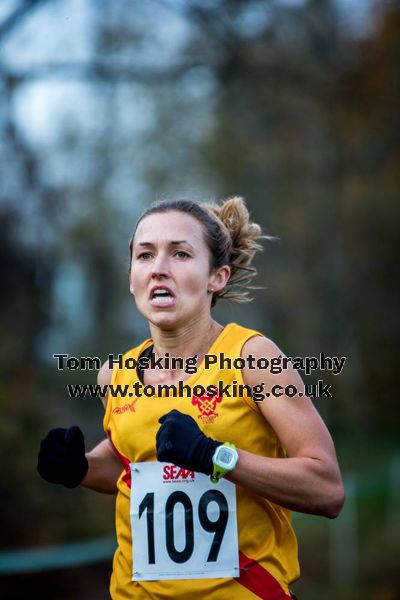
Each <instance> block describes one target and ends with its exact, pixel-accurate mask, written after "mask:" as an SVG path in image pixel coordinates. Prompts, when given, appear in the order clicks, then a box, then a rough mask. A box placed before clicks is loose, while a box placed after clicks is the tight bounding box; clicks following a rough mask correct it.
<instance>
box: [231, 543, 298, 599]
mask: <svg viewBox="0 0 400 600" xmlns="http://www.w3.org/2000/svg"><path fill="white" fill-rule="evenodd" d="M239 568H240V577H235V581H237V582H238V583H240V584H241V585H243V586H244V587H245V588H247V589H248V590H250V592H253V594H256V596H258V597H259V598H262V599H263V600H291V598H290V596H288V595H287V594H286V593H285V591H284V590H283V589H282V588H281V586H280V585H279V583H278V582H277V580H276V579H275V577H273V576H272V575H271V573H269V572H268V571H267V570H266V569H264V567H262V566H261V565H259V564H258V562H257V561H256V560H254V559H253V558H249V557H248V556H246V555H245V554H243V552H240V551H239Z"/></svg>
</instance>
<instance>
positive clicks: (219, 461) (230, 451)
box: [210, 442, 239, 483]
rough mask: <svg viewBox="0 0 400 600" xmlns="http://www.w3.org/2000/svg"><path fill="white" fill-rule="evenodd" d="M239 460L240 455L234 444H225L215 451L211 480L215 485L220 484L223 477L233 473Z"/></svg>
mask: <svg viewBox="0 0 400 600" xmlns="http://www.w3.org/2000/svg"><path fill="white" fill-rule="evenodd" d="M238 460H239V454H238V452H237V450H236V446H235V445H234V444H230V443H229V442H225V444H222V445H221V446H218V448H217V449H216V450H215V452H214V455H213V457H212V461H213V465H214V470H213V474H212V475H211V477H210V479H211V481H212V482H213V483H218V481H219V480H220V479H221V477H224V475H226V474H227V473H228V472H229V471H232V470H233V469H234V468H235V467H236V465H237V461H238Z"/></svg>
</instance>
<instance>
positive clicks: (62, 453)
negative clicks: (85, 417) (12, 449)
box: [37, 425, 89, 488]
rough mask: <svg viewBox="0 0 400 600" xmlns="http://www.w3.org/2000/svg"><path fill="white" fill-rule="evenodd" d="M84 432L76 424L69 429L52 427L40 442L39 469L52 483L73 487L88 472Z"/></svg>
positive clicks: (44, 477)
mask: <svg viewBox="0 0 400 600" xmlns="http://www.w3.org/2000/svg"><path fill="white" fill-rule="evenodd" d="M88 468H89V465H88V461H87V458H86V456H85V440H84V438H83V433H82V431H81V430H80V429H79V427H77V426H76V425H74V426H73V427H70V428H69V429H63V428H62V427H56V428H55V429H51V430H50V431H49V432H48V434H47V435H46V437H45V438H44V439H43V440H42V441H41V442H40V449H39V455H38V464H37V470H38V472H39V474H40V475H41V476H42V477H43V479H45V480H46V481H49V482H50V483H62V484H63V485H65V487H68V488H73V487H76V486H78V485H79V484H80V482H81V481H82V479H83V478H84V477H85V475H86V473H87V472H88Z"/></svg>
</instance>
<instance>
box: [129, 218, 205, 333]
mask: <svg viewBox="0 0 400 600" xmlns="http://www.w3.org/2000/svg"><path fill="white" fill-rule="evenodd" d="M129 282H130V290H131V293H132V294H133V296H134V297H135V300H136V304H137V307H138V309H139V311H140V312H141V313H142V314H143V315H144V317H146V319H148V320H149V321H150V322H151V323H153V324H154V325H158V326H161V327H162V326H164V327H169V326H173V327H176V326H178V325H187V324H188V323H190V321H191V320H192V319H197V318H199V317H200V316H201V315H203V314H206V313H208V314H209V312H210V299H211V295H210V294H208V293H207V290H208V289H209V287H210V285H211V284H212V282H213V275H212V274H211V273H210V253H209V250H208V247H207V245H206V243H205V241H204V236H203V230H202V226H201V224H200V223H199V222H198V221H197V219H195V218H194V217H192V216H190V215H187V214H185V213H181V212H178V211H171V212H167V213H155V214H152V215H149V216H148V217H145V218H144V219H143V220H142V221H141V222H140V223H139V226H138V228H137V230H136V234H135V237H134V240H133V248H132V265H131V271H130V277H129ZM155 288H159V290H160V291H159V292H156V291H155Z"/></svg>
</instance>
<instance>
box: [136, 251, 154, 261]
mask: <svg viewBox="0 0 400 600" xmlns="http://www.w3.org/2000/svg"><path fill="white" fill-rule="evenodd" d="M136 258H137V259H140V260H149V258H151V253H150V252H141V253H140V254H138V255H137V257H136Z"/></svg>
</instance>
